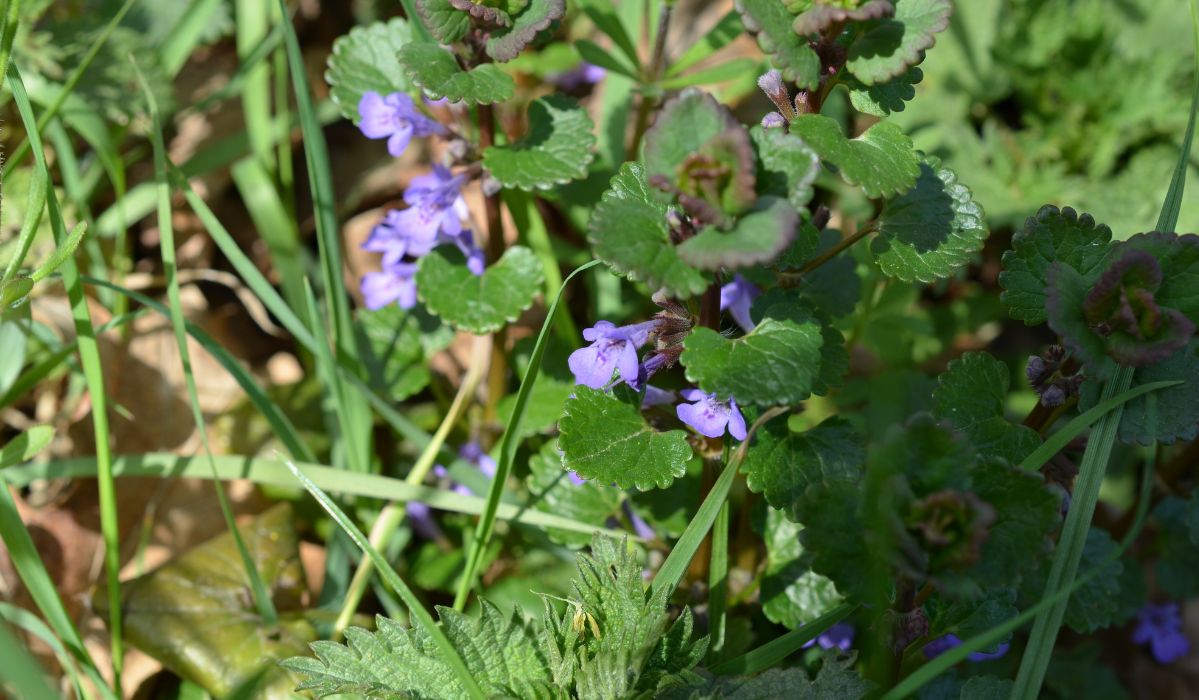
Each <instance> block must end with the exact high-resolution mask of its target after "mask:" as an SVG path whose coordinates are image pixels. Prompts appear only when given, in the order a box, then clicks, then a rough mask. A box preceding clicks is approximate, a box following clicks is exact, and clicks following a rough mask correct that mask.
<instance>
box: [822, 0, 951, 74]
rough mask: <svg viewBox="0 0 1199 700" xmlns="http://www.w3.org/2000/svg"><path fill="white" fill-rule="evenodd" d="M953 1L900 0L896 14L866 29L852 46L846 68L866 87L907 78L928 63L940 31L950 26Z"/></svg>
mask: <svg viewBox="0 0 1199 700" xmlns="http://www.w3.org/2000/svg"><path fill="white" fill-rule="evenodd" d="M952 13H953V4H952V3H950V2H949V0H896V2H895V15H894V16H893V17H891V18H889V19H884V20H881V21H879V22H878V23H876V24H875V25H874V26H873V27H871V28H870V29H868V30H866V31H865V32H864V33H863V34H862V35H861V36H859V37H858V38H857V39H855V40H854V42H853V43H852V44H850V46H849V53H848V55H847V57H846V61H845V67H846V68H847V69H848V70H849V72H850V73H852V74H853V75H854V77H855V78H857V79H858V80H860V81H861V82H862V83H864V84H866V85H876V84H878V83H882V82H886V81H887V80H890V79H891V78H894V77H896V76H899V75H903V73H904V72H905V71H907V69H908V68H911V67H912V66H915V65H917V64H919V63H920V62H921V61H923V60H924V52H925V51H926V50H927V49H929V48H930V47H932V45H933V44H935V43H936V41H937V39H936V35H937V33H938V32H942V31H945V28H946V27H948V26H949V15H950V14H952Z"/></svg>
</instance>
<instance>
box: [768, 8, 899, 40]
mask: <svg viewBox="0 0 1199 700" xmlns="http://www.w3.org/2000/svg"><path fill="white" fill-rule="evenodd" d="M783 4H784V5H786V6H787V8H788V9H789V10H791V11H792V12H794V13H796V14H798V15H799V16H798V17H796V18H795V22H794V23H793V24H792V26H791V28H792V29H794V30H795V33H796V34H799V35H801V36H805V35H808V34H820V33H823V32H824V31H825V30H826V29H831V28H832V27H834V26H835V25H838V24H844V23H846V22H865V21H868V20H872V19H879V18H882V17H890V16H891V15H893V14H895V5H894V4H893V3H892V2H891V1H890V0H834V1H833V2H826V1H825V0H784V1H783Z"/></svg>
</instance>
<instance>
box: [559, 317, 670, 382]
mask: <svg viewBox="0 0 1199 700" xmlns="http://www.w3.org/2000/svg"><path fill="white" fill-rule="evenodd" d="M655 325H657V321H646V322H645V323H637V324H633V325H630V326H616V325H614V324H613V323H612V322H610V321H598V322H597V323H596V324H595V325H594V326H592V327H591V328H588V329H586V330H584V331H583V339H584V340H588V341H591V345H589V346H587V347H585V348H579V349H578V350H575V351H574V352H572V353H571V354H570V357H569V358H568V359H567V364H568V365H569V366H570V371H571V372H572V373H573V374H574V375H575V383H576V384H582V385H584V386H589V387H591V388H592V389H602V388H603V387H604V386H605V385H607V383H608V382H609V380H611V379H612V372H613V371H614V370H620V377H621V379H623V380H625V381H628V380H630V379H632V380H634V381H636V379H637V372H638V364H637V348H639V347H641V346H642V345H645V343H646V341H648V340H649V334H650V332H651V331H652V330H653V329H654V326H655Z"/></svg>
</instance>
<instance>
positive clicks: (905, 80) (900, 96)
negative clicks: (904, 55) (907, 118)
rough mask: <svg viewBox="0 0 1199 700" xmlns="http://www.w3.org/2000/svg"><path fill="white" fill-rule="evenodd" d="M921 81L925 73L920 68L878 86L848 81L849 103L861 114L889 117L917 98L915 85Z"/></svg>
mask: <svg viewBox="0 0 1199 700" xmlns="http://www.w3.org/2000/svg"><path fill="white" fill-rule="evenodd" d="M921 80H924V72H923V71H921V70H920V69H919V68H909V69H908V70H907V72H905V73H904V74H903V75H901V76H899V77H897V78H894V79H892V80H888V81H887V82H885V83H879V84H877V85H863V84H861V83H859V82H858V81H856V80H847V81H846V87H847V88H848V89H849V103H850V104H851V105H853V108H854V109H856V110H858V111H859V112H865V113H866V114H871V115H874V116H876V117H888V116H891V114H892V113H893V112H902V111H903V110H904V107H905V105H906V104H907V102H908V101H909V100H911V99H912V98H913V97H915V96H916V88H915V85H916V84H917V83H919V82H920V81H921Z"/></svg>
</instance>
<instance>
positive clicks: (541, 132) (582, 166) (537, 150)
mask: <svg viewBox="0 0 1199 700" xmlns="http://www.w3.org/2000/svg"><path fill="white" fill-rule="evenodd" d="M528 115H529V130H528V132H526V133H525V135H524V137H523V138H521V139H520V140H519V141H517V142H516V143H511V144H507V145H504V146H491V147H490V148H488V149H487V150H486V151H484V152H483V167H485V168H487V170H488V172H490V173H491V174H492V176H494V177H495V179H497V180H499V181H500V182H502V183H503V184H504V185H505V186H507V187H517V188H520V189H522V190H534V189H543V190H544V189H549V188H551V187H553V186H554V185H563V184H566V183H567V182H570V181H571V180H577V179H579V178H581V177H585V176H586V175H587V167H588V166H589V165H591V161H592V160H594V159H595V134H593V133H592V129H594V126H595V125H594V124H592V123H591V117H588V116H587V111H586V110H585V109H583V108H582V107H580V106H579V103H577V102H575V101H574V100H572V99H570V98H569V97H566V96H564V95H547V96H545V97H541V98H538V99H536V100H533V102H531V103H530V104H529V107H528Z"/></svg>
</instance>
